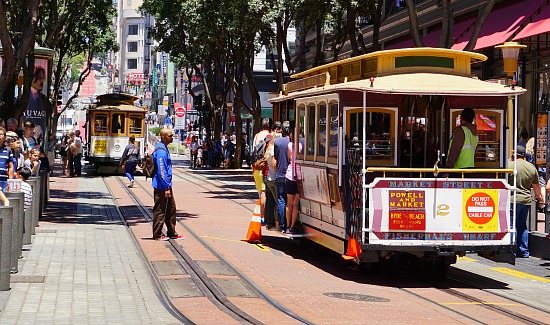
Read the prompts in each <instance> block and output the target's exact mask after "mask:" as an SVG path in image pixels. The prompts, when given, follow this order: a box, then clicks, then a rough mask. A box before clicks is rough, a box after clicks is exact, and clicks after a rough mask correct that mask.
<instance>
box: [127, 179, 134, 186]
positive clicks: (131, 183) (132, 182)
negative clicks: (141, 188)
mask: <svg viewBox="0 0 550 325" xmlns="http://www.w3.org/2000/svg"><path fill="white" fill-rule="evenodd" d="M128 187H129V188H132V187H134V181H133V180H131V181H130V185H128Z"/></svg>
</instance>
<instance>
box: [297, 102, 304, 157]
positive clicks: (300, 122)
mask: <svg viewBox="0 0 550 325" xmlns="http://www.w3.org/2000/svg"><path fill="white" fill-rule="evenodd" d="M305 119H306V107H305V106H300V107H299V108H298V123H297V125H296V127H297V128H298V137H299V139H300V143H301V144H302V147H305V143H304V140H305V139H304V137H305V133H304V131H305V129H304V126H305ZM296 157H297V158H298V159H304V150H302V151H300V152H297V153H296Z"/></svg>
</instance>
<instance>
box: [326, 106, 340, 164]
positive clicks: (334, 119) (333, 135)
mask: <svg viewBox="0 0 550 325" xmlns="http://www.w3.org/2000/svg"><path fill="white" fill-rule="evenodd" d="M328 157H329V159H330V158H337V157H338V103H331V104H330V135H329V153H328ZM332 163H336V160H334V161H332Z"/></svg>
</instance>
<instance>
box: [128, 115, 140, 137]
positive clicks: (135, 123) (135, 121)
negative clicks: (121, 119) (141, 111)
mask: <svg viewBox="0 0 550 325" xmlns="http://www.w3.org/2000/svg"><path fill="white" fill-rule="evenodd" d="M128 126H129V133H130V135H141V134H142V131H143V117H142V116H141V115H130V118H129V119H128Z"/></svg>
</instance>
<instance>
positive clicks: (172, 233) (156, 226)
mask: <svg viewBox="0 0 550 325" xmlns="http://www.w3.org/2000/svg"><path fill="white" fill-rule="evenodd" d="M173 141H174V134H173V133H172V130H171V129H162V130H161V131H160V142H159V143H158V144H157V145H156V147H155V151H154V152H153V162H154V167H155V172H154V175H153V197H154V201H155V204H154V206H153V239H154V240H169V239H181V238H183V237H182V236H180V235H178V233H177V232H176V200H174V193H173V192H172V159H171V158H170V152H169V151H168V145H169V144H170V143H172V142H173ZM164 224H166V235H167V236H164V235H163V234H162V228H163V226H164Z"/></svg>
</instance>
